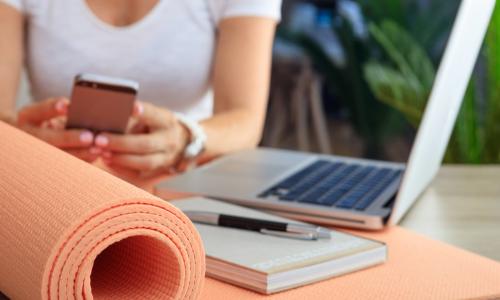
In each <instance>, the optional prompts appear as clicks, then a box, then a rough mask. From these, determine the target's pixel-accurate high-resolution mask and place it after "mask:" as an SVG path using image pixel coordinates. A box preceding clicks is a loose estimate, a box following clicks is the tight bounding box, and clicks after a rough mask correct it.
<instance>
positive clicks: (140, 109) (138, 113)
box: [136, 102, 144, 116]
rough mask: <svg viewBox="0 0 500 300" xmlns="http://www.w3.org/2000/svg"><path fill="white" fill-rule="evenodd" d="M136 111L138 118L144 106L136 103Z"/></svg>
mask: <svg viewBox="0 0 500 300" xmlns="http://www.w3.org/2000/svg"><path fill="white" fill-rule="evenodd" d="M136 109H137V115H139V116H140V115H142V114H143V113H144V106H143V105H142V103H140V102H137V104H136Z"/></svg>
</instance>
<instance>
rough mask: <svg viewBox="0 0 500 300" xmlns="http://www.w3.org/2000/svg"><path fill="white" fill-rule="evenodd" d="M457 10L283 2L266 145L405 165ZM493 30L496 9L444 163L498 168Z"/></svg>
mask: <svg viewBox="0 0 500 300" xmlns="http://www.w3.org/2000/svg"><path fill="white" fill-rule="evenodd" d="M459 4H460V1H459V0H446V1H442V0H377V1H373V0H335V1H334V0H315V1H313V0H307V1H306V0H284V7H283V21H282V23H281V24H280V26H279V30H278V34H277V38H276V42H275V46H274V54H273V55H274V63H273V71H272V88H271V96H270V104H269V112H268V118H267V123H266V129H265V133H264V139H263V141H262V145H263V146H268V147H278V148H285V149H298V150H303V151H311V152H319V153H328V154H337V155H348V156H355V157H365V158H374V159H386V160H391V161H405V160H406V159H407V157H408V154H409V151H410V149H411V146H412V142H413V139H414V136H415V132H416V129H417V128H418V126H419V123H420V119H421V117H422V113H423V110H424V108H425V104H426V101H427V98H428V96H429V93H430V91H431V88H432V84H433V82H434V78H435V75H436V71H437V69H438V67H439V62H440V59H441V57H442V54H443V51H444V47H445V45H446V42H447V40H448V37H449V35H450V31H451V28H452V26H453V22H454V20H455V17H456V14H457V11H458V7H459ZM499 26H500V12H498V9H497V12H495V15H494V17H493V22H492V24H491V25H490V29H489V32H488V34H487V38H486V41H485V44H484V47H483V49H482V52H481V55H480V59H479V61H478V63H477V66H476V68H475V71H474V75H473V78H472V80H471V82H470V84H469V88H468V90H467V94H466V96H465V99H464V103H463V105H462V109H461V111H460V114H459V117H458V121H457V124H456V126H455V129H454V133H453V136H452V138H451V140H450V143H449V147H448V150H447V153H446V158H445V162H447V163H465V164H486V163H489V164H491V163H499V162H500V119H499V117H500V93H499V91H500V55H499V54H500V39H499V37H500V36H499V34H500V32H499V30H500V27H499ZM443 101H446V99H443Z"/></svg>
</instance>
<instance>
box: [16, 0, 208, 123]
mask: <svg viewBox="0 0 500 300" xmlns="http://www.w3.org/2000/svg"><path fill="white" fill-rule="evenodd" d="M30 5H31V6H32V7H30V9H29V11H30V15H29V16H28V17H29V19H28V28H27V48H26V49H27V68H28V73H29V76H30V80H31V85H32V94H33V96H34V99H35V100H41V99H45V98H48V97H53V96H69V95H70V93H71V87H72V82H73V78H74V76H75V75H77V74H79V73H83V72H90V73H97V74H104V75H110V76H118V77H124V78H129V79H134V80H136V81H138V82H139V83H140V86H141V87H140V92H139V98H140V99H141V100H143V101H150V102H152V103H155V104H157V105H161V106H164V107H167V108H169V109H171V110H174V111H180V112H184V113H187V114H189V115H191V116H192V117H194V118H197V119H203V118H206V117H209V116H210V115H211V113H212V106H213V99H212V96H211V90H210V86H211V82H210V77H211V70H212V61H213V57H214V51H215V50H214V49H215V43H216V26H215V21H214V17H213V11H212V9H213V8H212V7H211V6H210V4H209V1H200V0H182V1H178V0H160V1H158V3H157V4H156V5H153V6H152V8H151V10H150V11H149V12H145V13H144V14H145V16H144V17H142V18H140V16H135V17H138V18H139V20H137V21H135V22H134V23H132V24H131V25H128V26H125V27H116V26H113V25H110V24H108V22H106V21H105V20H102V19H105V18H104V17H103V16H102V15H101V14H100V13H99V12H98V11H97V12H93V11H92V9H90V7H89V5H88V4H87V2H85V0H38V1H31V4H30ZM93 9H94V10H95V8H94V7H93ZM101 18H102V19H101Z"/></svg>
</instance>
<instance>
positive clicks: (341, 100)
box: [18, 0, 500, 164]
mask: <svg viewBox="0 0 500 300" xmlns="http://www.w3.org/2000/svg"><path fill="white" fill-rule="evenodd" d="M459 4H460V0H446V1H443V0H376V1H375V0H283V20H282V22H281V24H280V26H279V28H278V32H277V37H276V42H275V46H274V50H273V52H274V53H273V56H274V60H273V61H274V62H273V70H272V83H271V93H270V102H269V111H268V117H267V121H266V127H265V132H264V138H263V141H262V146H267V147H276V148H284V149H295V150H302V151H310V152H318V153H327V154H337V155H347V156H353V157H364V158H372V159H384V160H390V161H399V162H404V161H406V160H407V158H408V155H409V151H410V149H411V146H412V142H413V139H414V137H415V132H416V129H417V128H418V125H419V122H420V119H421V117H422V113H423V110H424V108H425V104H426V101H427V98H428V96H429V93H430V90H431V88H432V84H433V82H434V77H435V75H436V70H437V68H438V67H439V62H440V59H441V56H442V54H443V51H444V47H445V45H446V42H447V40H448V37H449V35H450V31H451V28H452V26H453V22H454V19H455V17H456V14H457V11H458V7H459ZM26 82H27V81H26V79H25V78H24V80H23V81H22V87H21V91H20V93H19V95H20V96H19V98H20V100H19V101H18V105H19V106H22V105H23V104H24V103H26V102H28V101H29V93H28V90H29V89H28V87H27V83H26ZM443 101H446V99H443ZM445 162H446V163H461V164H496V163H500V9H499V8H498V7H497V8H496V11H495V14H494V16H493V21H492V23H491V25H490V28H489V31H488V33H487V37H486V40H485V43H484V47H483V49H482V52H481V55H480V58H479V60H478V63H477V66H476V68H475V71H474V75H473V78H472V80H471V82H470V84H469V88H468V90H467V93H466V96H465V99H464V102H463V105H462V109H461V111H460V114H459V117H458V120H457V124H456V126H455V129H454V133H453V136H452V137H451V140H450V144H449V147H448V150H447V153H446V157H445Z"/></svg>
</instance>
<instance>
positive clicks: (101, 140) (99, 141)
mask: <svg viewBox="0 0 500 300" xmlns="http://www.w3.org/2000/svg"><path fill="white" fill-rule="evenodd" d="M108 143H109V140H108V138H107V137H105V136H103V135H98V136H97V138H96V139H95V144H96V145H97V146H99V147H106V146H107V145H108Z"/></svg>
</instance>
